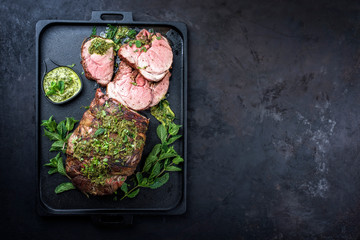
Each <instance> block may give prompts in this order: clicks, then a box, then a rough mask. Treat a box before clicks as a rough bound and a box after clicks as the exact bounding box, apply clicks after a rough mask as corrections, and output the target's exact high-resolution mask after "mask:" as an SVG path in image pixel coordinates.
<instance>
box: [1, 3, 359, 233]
mask: <svg viewBox="0 0 360 240" xmlns="http://www.w3.org/2000/svg"><path fill="white" fill-rule="evenodd" d="M92 10H118V11H132V12H133V14H134V19H135V20H139V21H140V20H141V21H181V22H184V23H186V24H187V26H188V30H189V89H188V90H189V92H188V94H189V109H188V115H189V118H188V120H189V152H188V166H189V169H188V170H189V174H188V210H187V213H186V214H185V215H182V216H171V217H170V216H166V217H161V216H140V217H136V218H135V222H134V225H133V227H132V228H131V229H114V228H110V229H104V228H100V227H97V226H94V225H93V224H92V223H91V221H89V219H88V218H86V217H56V218H41V217H39V216H38V215H37V214H36V212H35V194H36V193H35V189H36V188H35V185H34V184H35V180H34V177H35V176H34V172H35V161H36V159H35V144H36V143H35V141H34V139H35V86H36V79H35V70H36V69H35V24H36V22H37V21H38V20H40V19H68V20H72V19H74V20H87V19H90V16H91V11H92ZM359 10H360V4H359V3H356V1H353V2H350V1H338V2H336V1H169V0H167V1H115V0H114V1H100V2H96V3H95V1H53V2H49V1H25V0H24V1H18V0H17V1H0V26H1V30H2V34H1V37H0V45H1V51H0V56H1V57H0V58H1V64H0V73H1V82H0V83H1V88H0V89H1V90H0V91H1V94H0V98H1V105H0V106H1V107H0V112H1V115H0V116H1V117H0V119H1V121H0V133H1V134H0V136H1V145H0V156H1V160H2V164H1V168H0V169H1V174H0V192H1V197H0V201H1V205H0V206H1V217H0V226H1V227H0V229H1V232H2V233H3V236H9V237H8V238H9V239H35V238H36V239H40V237H41V238H50V239H64V238H68V239H72V238H78V237H82V238H89V239H92V238H94V239H99V238H100V237H101V238H104V239H105V238H114V237H119V238H120V237H121V238H124V239H125V238H126V239H140V238H147V239H358V238H359V237H360V224H359V222H360V208H359V207H360V188H359V183H360V173H359V170H360V157H359V156H360V144H359V140H360V131H359V125H360V118H359V115H360V108H359V104H358V103H359V100H360V94H359V93H360V84H359V73H360V72H359V67H360V55H359V54H360V48H359V46H360V45H359V42H360V25H359V20H360V19H359V16H360V15H359ZM6 234H9V235H6Z"/></svg>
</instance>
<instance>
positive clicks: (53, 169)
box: [48, 168, 58, 175]
mask: <svg viewBox="0 0 360 240" xmlns="http://www.w3.org/2000/svg"><path fill="white" fill-rule="evenodd" d="M57 172H58V170H57V168H52V169H50V170H49V171H48V174H49V175H51V174H54V173H57Z"/></svg>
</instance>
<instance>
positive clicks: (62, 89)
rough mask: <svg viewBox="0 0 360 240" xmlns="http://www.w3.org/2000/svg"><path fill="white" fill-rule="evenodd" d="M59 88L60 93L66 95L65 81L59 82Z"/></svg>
mask: <svg viewBox="0 0 360 240" xmlns="http://www.w3.org/2000/svg"><path fill="white" fill-rule="evenodd" d="M58 88H59V91H60V93H61V94H63V93H64V90H65V83H64V81H59V82H58Z"/></svg>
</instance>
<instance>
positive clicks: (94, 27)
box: [90, 26, 96, 38]
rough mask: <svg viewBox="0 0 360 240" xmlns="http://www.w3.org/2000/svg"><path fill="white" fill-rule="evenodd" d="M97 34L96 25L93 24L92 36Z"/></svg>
mask: <svg viewBox="0 0 360 240" xmlns="http://www.w3.org/2000/svg"><path fill="white" fill-rule="evenodd" d="M95 36H96V26H93V28H92V31H91V35H90V37H91V38H93V37H95Z"/></svg>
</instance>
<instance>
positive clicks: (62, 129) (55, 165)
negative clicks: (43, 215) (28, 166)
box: [41, 116, 78, 194]
mask: <svg viewBox="0 0 360 240" xmlns="http://www.w3.org/2000/svg"><path fill="white" fill-rule="evenodd" d="M77 122H78V120H75V119H74V118H72V117H70V118H66V119H65V120H63V121H61V122H60V123H59V124H57V123H56V121H55V120H54V119H53V116H51V117H50V118H49V120H43V121H42V124H41V126H43V127H44V133H45V136H47V137H48V138H49V139H50V140H52V141H55V142H54V143H53V144H52V145H51V148H50V151H59V153H58V154H57V155H56V156H55V157H53V158H51V159H50V160H49V163H46V164H44V166H46V167H50V170H49V171H48V174H50V175H52V174H54V173H59V174H61V175H63V176H66V177H67V178H68V179H71V178H70V177H69V176H68V175H67V174H66V171H65V167H64V161H63V158H62V157H61V152H63V153H65V151H66V147H67V140H68V139H69V137H70V136H71V134H70V131H72V130H73V129H74V127H75V124H76V123H77ZM72 189H75V186H74V185H73V184H72V183H71V182H64V183H61V184H59V185H58V186H57V187H56V188H55V193H56V194H59V193H62V192H65V191H68V190H72Z"/></svg>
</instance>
